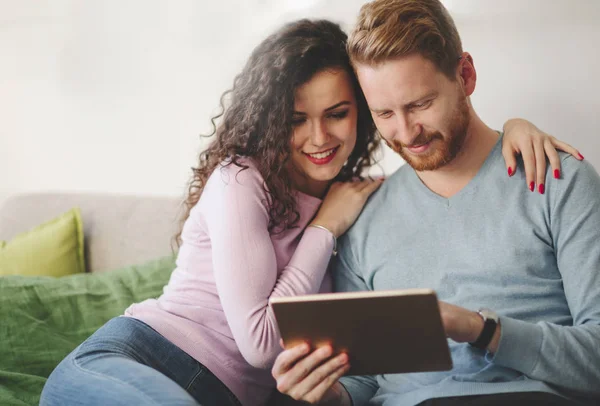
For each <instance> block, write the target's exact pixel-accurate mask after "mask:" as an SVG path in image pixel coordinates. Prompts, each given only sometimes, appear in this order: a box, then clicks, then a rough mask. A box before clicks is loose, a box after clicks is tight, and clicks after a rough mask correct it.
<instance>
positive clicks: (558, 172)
mask: <svg viewBox="0 0 600 406" xmlns="http://www.w3.org/2000/svg"><path fill="white" fill-rule="evenodd" d="M559 178H560V170H559V169H555V170H554V179H559Z"/></svg>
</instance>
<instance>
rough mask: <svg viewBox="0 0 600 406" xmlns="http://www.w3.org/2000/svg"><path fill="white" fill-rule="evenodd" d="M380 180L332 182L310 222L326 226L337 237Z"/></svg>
mask: <svg viewBox="0 0 600 406" xmlns="http://www.w3.org/2000/svg"><path fill="white" fill-rule="evenodd" d="M382 182H383V178H380V179H376V180H372V179H367V180H363V181H352V182H343V183H342V182H336V183H334V184H332V185H331V187H330V188H329V191H328V192H327V195H326V196H325V199H324V200H323V203H322V204H321V208H320V209H319V212H318V213H317V215H316V216H315V218H314V219H313V221H312V222H311V224H315V225H320V226H323V227H325V228H327V229H328V230H330V231H331V232H332V233H333V235H335V238H338V237H339V236H340V235H342V234H344V233H345V232H346V230H348V228H350V226H351V225H352V224H354V222H355V221H356V219H357V217H358V215H359V214H360V212H361V211H362V209H363V206H364V205H365V203H366V202H367V199H368V198H369V196H371V194H372V193H373V192H374V191H375V190H377V188H378V187H379V186H380V185H381V183H382Z"/></svg>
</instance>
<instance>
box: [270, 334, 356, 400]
mask: <svg viewBox="0 0 600 406" xmlns="http://www.w3.org/2000/svg"><path fill="white" fill-rule="evenodd" d="M349 369H350V364H349V363H348V355H347V354H339V355H337V356H333V349H332V348H331V346H329V345H326V346H323V347H320V348H317V349H316V350H314V351H313V352H310V347H309V345H308V344H306V343H305V344H300V345H297V346H295V347H292V348H290V349H288V350H285V351H283V352H282V353H281V354H279V356H278V357H277V359H276V360H275V365H274V366H273V369H272V373H273V377H274V378H275V380H276V381H277V389H278V390H279V391H280V392H281V393H284V394H286V395H288V396H290V397H291V398H293V399H295V400H300V401H304V402H308V403H310V404H319V405H340V406H342V405H351V401H350V396H349V395H348V393H347V392H346V389H344V387H343V386H342V384H340V383H339V382H338V379H339V378H341V377H342V376H343V375H344V374H345V373H346V372H348V370H349Z"/></svg>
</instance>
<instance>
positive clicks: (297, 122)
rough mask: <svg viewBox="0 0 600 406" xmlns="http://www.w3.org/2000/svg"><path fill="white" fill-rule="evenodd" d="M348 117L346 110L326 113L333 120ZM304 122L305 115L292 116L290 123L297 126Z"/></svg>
mask: <svg viewBox="0 0 600 406" xmlns="http://www.w3.org/2000/svg"><path fill="white" fill-rule="evenodd" d="M346 117H348V110H343V111H336V112H334V113H329V114H327V116H326V118H332V119H334V120H342V119H344V118H346ZM305 122H306V117H294V118H292V125H293V126H299V125H302V124H304V123H305Z"/></svg>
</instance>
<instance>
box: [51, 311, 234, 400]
mask: <svg viewBox="0 0 600 406" xmlns="http://www.w3.org/2000/svg"><path fill="white" fill-rule="evenodd" d="M40 405H53V406H54V405H56V406H67V405H86V406H95V405H128V406H130V405H169V406H171V405H202V406H213V405H219V406H229V405H235V406H239V405H240V402H239V401H238V400H237V398H236V397H235V396H234V395H233V394H232V393H231V391H230V390H229V389H228V388H227V387H226V386H225V385H224V384H223V383H222V382H221V381H220V380H219V379H218V378H217V377H215V376H214V375H213V374H212V373H211V372H210V371H209V370H208V369H207V368H206V367H204V366H203V365H202V364H200V363H199V362H198V361H196V360H195V359H193V358H192V357H190V356H189V355H188V354H187V353H185V352H184V351H182V350H181V349H180V348H179V347H177V346H176V345H175V344H173V343H171V342H170V341H168V340H167V339H166V338H164V337H163V336H161V335H160V334H158V333H157V332H156V331H155V330H154V329H152V328H151V327H149V326H148V325H147V324H145V323H143V322H141V321H139V320H136V319H132V318H129V317H117V318H114V319H112V320H110V321H109V322H108V323H106V324H105V325H104V326H103V327H102V328H100V329H99V330H98V331H96V332H95V333H94V334H93V335H92V336H91V337H90V338H88V339H87V340H86V341H85V342H83V343H82V344H81V345H80V346H79V347H77V348H76V349H75V350H73V352H72V353H71V354H69V355H68V356H67V357H66V358H65V359H64V360H63V361H62V362H61V363H60V364H59V365H58V366H57V367H56V369H55V370H54V371H53V372H52V374H50V377H49V378H48V381H47V382H46V385H45V386H44V390H43V391H42V398H41V401H40Z"/></svg>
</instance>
